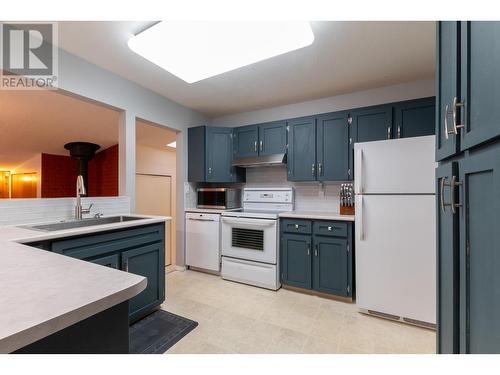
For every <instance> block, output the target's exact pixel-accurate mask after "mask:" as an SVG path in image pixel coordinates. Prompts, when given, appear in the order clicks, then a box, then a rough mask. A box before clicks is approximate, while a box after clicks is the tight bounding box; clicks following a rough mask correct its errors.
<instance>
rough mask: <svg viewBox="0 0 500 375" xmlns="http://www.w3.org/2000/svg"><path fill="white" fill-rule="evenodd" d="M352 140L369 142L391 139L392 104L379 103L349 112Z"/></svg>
mask: <svg viewBox="0 0 500 375" xmlns="http://www.w3.org/2000/svg"><path fill="white" fill-rule="evenodd" d="M351 117H352V129H353V141H354V142H371V141H381V140H383V139H392V138H394V137H393V131H392V106H391V105H381V106H376V107H367V108H359V109H355V110H353V111H352V112H351Z"/></svg>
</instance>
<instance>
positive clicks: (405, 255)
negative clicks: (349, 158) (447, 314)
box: [354, 136, 437, 325]
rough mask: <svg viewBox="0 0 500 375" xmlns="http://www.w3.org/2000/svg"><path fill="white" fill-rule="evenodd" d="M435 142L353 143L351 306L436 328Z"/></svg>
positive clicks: (428, 139)
mask: <svg viewBox="0 0 500 375" xmlns="http://www.w3.org/2000/svg"><path fill="white" fill-rule="evenodd" d="M434 155H435V138H434V136H426V137H415V138H403V139H396V140H388V141H376V142H366V143H357V144H355V145H354V170H355V176H354V191H355V195H356V198H355V199H356V219H355V224H356V225H355V241H356V248H355V264H356V304H357V306H358V308H359V310H360V311H361V312H365V313H370V314H372V315H378V316H382V317H387V318H392V319H398V320H401V321H405V322H408V323H412V324H419V325H429V324H431V325H433V324H435V323H436V214H435V209H436V204H435V177H434V176H435V168H436V166H437V164H436V163H435V161H434Z"/></svg>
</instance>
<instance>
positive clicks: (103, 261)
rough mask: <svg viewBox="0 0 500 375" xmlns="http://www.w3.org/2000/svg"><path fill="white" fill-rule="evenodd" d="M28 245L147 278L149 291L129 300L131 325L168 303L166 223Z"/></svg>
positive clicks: (147, 289)
mask: <svg viewBox="0 0 500 375" xmlns="http://www.w3.org/2000/svg"><path fill="white" fill-rule="evenodd" d="M27 245H30V246H34V247H38V248H40V249H44V250H48V251H53V252H55V253H59V254H62V255H66V256H70V257H72V258H77V259H81V260H85V261H88V262H92V263H96V264H100V265H102V266H105V267H110V268H115V269H119V270H122V271H127V272H131V273H135V274H137V275H141V276H144V277H146V278H147V279H148V285H147V287H146V289H145V290H144V291H142V292H141V293H140V294H138V295H137V296H135V297H134V298H132V299H131V300H130V303H129V308H130V314H129V318H130V321H131V322H132V321H136V320H138V319H140V318H142V317H144V316H146V315H148V314H149V313H151V312H152V311H154V310H155V309H156V308H157V307H158V306H160V305H161V304H162V303H163V301H164V300H165V224H164V223H161V224H151V225H145V226H140V227H132V228H126V229H119V230H114V231H107V232H100V233H97V234H91V235H84V236H72V237H67V238H59V239H56V240H48V241H44V242H42V243H40V242H38V243H33V244H27Z"/></svg>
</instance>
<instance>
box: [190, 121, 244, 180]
mask: <svg viewBox="0 0 500 375" xmlns="http://www.w3.org/2000/svg"><path fill="white" fill-rule="evenodd" d="M232 157H233V129H232V128H218V127H208V126H198V127H195V128H189V129H188V181H191V182H214V183H219V182H244V181H245V170H244V169H242V168H237V167H233V166H232V160H233V158H232Z"/></svg>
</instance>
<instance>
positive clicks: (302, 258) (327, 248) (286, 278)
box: [281, 219, 353, 297]
mask: <svg viewBox="0 0 500 375" xmlns="http://www.w3.org/2000/svg"><path fill="white" fill-rule="evenodd" d="M306 223H307V225H305V224H306ZM352 225H353V224H352V223H346V222H339V221H323V220H319V221H313V222H312V221H310V220H303V219H298V220H295V219H284V220H282V221H281V279H282V280H281V282H282V283H283V284H284V285H290V286H293V287H298V288H303V289H313V290H315V291H317V292H321V293H328V294H332V295H336V296H341V297H352V296H353V272H352V269H353V267H352V266H353V264H352V259H353V256H352V233H353V230H352ZM296 228H298V229H296ZM300 228H309V231H304V232H303V234H292V233H293V231H294V230H299V229H300ZM311 229H312V232H311ZM291 232H292V233H291Z"/></svg>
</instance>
